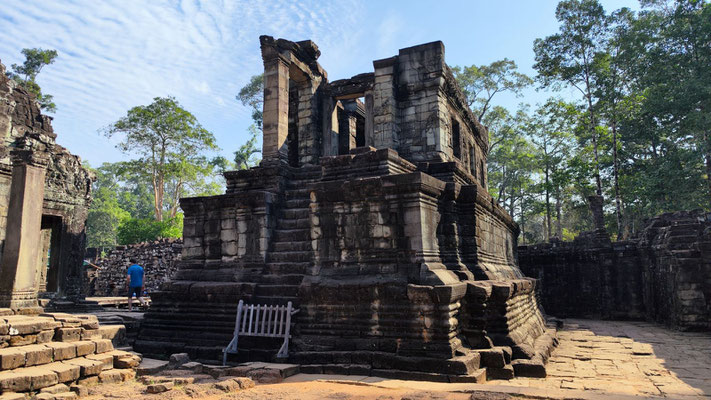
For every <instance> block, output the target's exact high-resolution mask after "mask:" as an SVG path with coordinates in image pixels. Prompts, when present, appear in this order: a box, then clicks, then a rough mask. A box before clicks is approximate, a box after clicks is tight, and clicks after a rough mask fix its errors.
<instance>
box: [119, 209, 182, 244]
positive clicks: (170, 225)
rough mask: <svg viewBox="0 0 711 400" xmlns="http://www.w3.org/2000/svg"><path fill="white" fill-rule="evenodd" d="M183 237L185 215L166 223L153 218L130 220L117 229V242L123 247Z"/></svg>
mask: <svg viewBox="0 0 711 400" xmlns="http://www.w3.org/2000/svg"><path fill="white" fill-rule="evenodd" d="M182 235H183V214H182V213H179V214H176V216H175V217H172V218H170V219H167V220H165V221H156V220H154V219H151V218H147V219H140V218H129V219H126V220H124V221H122V222H121V224H120V225H119V227H118V229H117V234H116V237H117V240H118V243H119V244H121V245H126V244H133V243H140V242H147V241H152V240H156V239H162V238H180V237H181V236H182Z"/></svg>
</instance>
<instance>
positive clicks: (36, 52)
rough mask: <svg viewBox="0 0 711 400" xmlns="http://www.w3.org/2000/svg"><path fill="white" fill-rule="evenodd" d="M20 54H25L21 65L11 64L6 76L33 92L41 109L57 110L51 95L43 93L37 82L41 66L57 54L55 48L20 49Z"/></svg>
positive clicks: (49, 62)
mask: <svg viewBox="0 0 711 400" xmlns="http://www.w3.org/2000/svg"><path fill="white" fill-rule="evenodd" d="M22 54H23V55H24V56H25V62H23V63H22V65H18V64H12V72H8V73H7V75H8V77H10V78H11V79H13V80H14V81H15V82H17V83H18V84H20V85H21V86H22V87H24V88H25V90H27V91H28V92H30V93H32V94H34V95H35V97H36V98H37V102H38V103H39V104H40V108H41V109H43V110H45V111H48V112H55V111H57V106H56V105H55V104H54V102H53V101H52V100H53V96H51V95H49V94H43V93H42V89H41V88H40V86H39V84H38V83H37V75H38V74H39V73H40V71H42V68H44V67H45V66H46V65H49V64H52V63H53V62H54V60H55V59H56V58H57V55H58V54H57V50H43V49H41V48H34V49H22Z"/></svg>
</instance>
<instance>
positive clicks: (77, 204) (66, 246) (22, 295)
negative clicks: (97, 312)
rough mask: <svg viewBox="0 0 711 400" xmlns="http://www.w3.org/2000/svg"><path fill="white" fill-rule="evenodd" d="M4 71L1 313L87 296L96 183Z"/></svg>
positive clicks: (0, 77)
mask: <svg viewBox="0 0 711 400" xmlns="http://www.w3.org/2000/svg"><path fill="white" fill-rule="evenodd" d="M56 137H57V135H56V134H55V133H54V132H53V130H52V125H51V118H50V117H48V116H46V115H42V114H41V113H40V109H39V106H38V105H37V103H36V101H35V100H34V97H33V96H32V95H30V94H29V93H28V92H27V91H25V90H24V89H23V88H21V87H19V86H17V85H16V84H15V82H13V81H11V80H10V79H8V78H7V77H6V76H5V67H4V66H3V65H2V64H0V308H2V307H6V308H13V309H21V308H24V309H27V308H30V309H31V308H35V307H37V305H38V302H37V301H38V295H41V296H44V297H67V298H73V299H78V298H80V297H81V296H82V293H83V289H82V285H83V283H84V281H85V279H84V275H85V274H84V271H83V267H82V258H83V256H84V244H85V235H84V225H85V222H86V217H87V210H88V206H89V202H90V200H91V196H90V188H91V180H92V177H91V175H90V173H89V172H88V171H87V170H86V169H84V168H82V166H81V161H80V159H79V157H77V156H74V155H72V154H71V153H69V152H68V151H67V150H66V149H65V148H63V147H62V146H60V145H58V144H57V143H56V142H55V139H56Z"/></svg>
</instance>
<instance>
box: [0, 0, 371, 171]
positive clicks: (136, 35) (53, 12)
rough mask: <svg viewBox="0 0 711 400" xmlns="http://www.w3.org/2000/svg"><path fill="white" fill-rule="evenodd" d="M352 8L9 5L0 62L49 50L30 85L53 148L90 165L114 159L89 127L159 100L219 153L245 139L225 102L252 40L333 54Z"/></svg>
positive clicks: (79, 0)
mask: <svg viewBox="0 0 711 400" xmlns="http://www.w3.org/2000/svg"><path fill="white" fill-rule="evenodd" d="M358 10H359V6H358V5H357V4H352V3H351V2H348V1H338V2H321V1H313V2H309V1H299V2H295V1H276V2H266V1H264V2H262V1H259V2H257V1H255V2H249V1H226V0H225V1H197V0H182V1H165V0H164V1H150V2H146V1H138V0H107V1H93V0H73V1H62V2H48V1H42V0H23V1H20V0H18V1H12V0H11V1H7V2H3V6H2V8H1V9H0V32H3V33H4V35H3V36H4V39H3V40H2V41H0V59H2V61H3V63H4V64H6V65H7V66H8V68H9V66H10V64H11V63H19V62H21V61H22V60H21V54H20V50H21V49H22V48H25V47H43V48H53V49H57V50H58V51H59V54H60V56H59V57H58V58H57V61H56V63H55V64H53V65H52V66H50V67H47V68H46V69H45V70H44V71H43V72H42V74H41V75H40V77H39V82H40V84H41V85H42V87H43V90H44V91H46V92H47V93H50V94H53V95H54V96H55V100H56V103H57V107H58V112H57V114H56V115H55V117H56V118H55V122H54V126H55V130H56V131H57V133H58V134H59V139H58V141H59V142H60V143H62V144H63V145H65V146H67V147H69V148H70V149H71V150H72V151H73V152H75V153H78V154H80V155H82V156H83V157H84V158H88V159H89V160H90V161H91V162H92V164H94V165H96V164H99V163H101V162H102V161H103V160H106V161H116V160H118V159H120V158H121V155H120V154H117V152H116V150H115V149H114V148H113V144H112V143H110V142H109V141H107V140H106V139H105V138H103V137H101V136H99V134H97V129H99V128H101V127H103V126H106V125H108V124H109V123H111V122H113V121H115V120H116V119H118V118H120V117H121V116H122V115H124V114H125V112H126V110H127V109H129V108H130V107H132V106H135V105H138V104H147V103H149V102H150V101H151V99H152V98H153V97H156V96H166V95H172V96H175V97H176V98H177V99H178V100H179V101H180V102H181V103H182V104H183V105H184V106H185V107H186V108H187V109H189V110H190V111H192V112H193V113H194V114H196V116H197V117H198V119H199V120H200V121H201V122H202V123H203V124H204V125H205V126H206V127H207V128H208V129H211V130H213V131H214V132H215V133H216V135H217V136H218V143H220V145H221V146H222V147H223V148H224V150H225V153H228V152H229V151H230V150H234V148H236V147H237V146H238V145H239V144H241V142H242V141H243V140H244V139H245V136H244V135H245V134H244V133H243V132H244V127H245V126H246V125H247V124H248V122H249V114H250V112H249V110H247V109H245V108H244V107H242V106H241V105H239V104H238V103H237V102H235V101H234V96H235V94H236V93H237V92H238V91H239V88H240V87H241V86H242V85H244V84H245V83H246V82H247V81H248V80H249V77H250V76H251V75H254V74H257V73H259V72H261V57H260V53H259V43H258V36H259V35H260V34H271V35H274V36H279V37H285V38H289V39H293V40H302V39H306V38H312V39H314V40H315V41H316V42H317V43H318V44H319V45H320V46H321V47H322V49H324V52H325V51H326V50H327V49H328V50H331V49H337V48H339V47H340V46H342V45H343V43H347V42H349V41H351V40H352V37H351V36H349V35H348V32H352V31H354V30H355V29H353V28H354V27H355V24H356V21H357V19H358V18H357V16H356V14H357V12H358ZM8 38H9V39H10V40H8ZM334 53H336V52H334ZM338 53H341V54H344V55H345V54H347V52H345V51H343V52H341V51H339V52H338Z"/></svg>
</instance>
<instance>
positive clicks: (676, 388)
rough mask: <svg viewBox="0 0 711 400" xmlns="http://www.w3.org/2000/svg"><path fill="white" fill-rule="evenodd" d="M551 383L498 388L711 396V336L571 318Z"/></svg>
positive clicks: (523, 381) (522, 381)
mask: <svg viewBox="0 0 711 400" xmlns="http://www.w3.org/2000/svg"><path fill="white" fill-rule="evenodd" d="M558 339H559V341H560V344H559V346H558V348H557V349H556V350H555V351H554V353H553V355H552V356H551V358H550V360H549V361H548V363H549V364H548V366H547V371H548V377H547V378H545V379H530V378H516V379H513V380H511V381H508V382H506V381H492V382H491V383H493V384H501V385H512V386H522V387H530V388H541V389H564V390H585V391H588V392H590V391H592V392H597V393H605V394H621V395H622V394H626V395H637V396H645V397H650V396H659V397H669V398H685V397H687V396H688V397H698V396H701V397H711V335H710V334H709V333H694V332H678V331H672V330H669V329H666V328H664V327H662V326H659V325H655V324H651V323H646V322H631V321H626V322H620V321H597V320H566V321H565V324H564V326H563V329H562V330H560V331H559V332H558Z"/></svg>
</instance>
